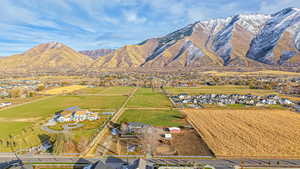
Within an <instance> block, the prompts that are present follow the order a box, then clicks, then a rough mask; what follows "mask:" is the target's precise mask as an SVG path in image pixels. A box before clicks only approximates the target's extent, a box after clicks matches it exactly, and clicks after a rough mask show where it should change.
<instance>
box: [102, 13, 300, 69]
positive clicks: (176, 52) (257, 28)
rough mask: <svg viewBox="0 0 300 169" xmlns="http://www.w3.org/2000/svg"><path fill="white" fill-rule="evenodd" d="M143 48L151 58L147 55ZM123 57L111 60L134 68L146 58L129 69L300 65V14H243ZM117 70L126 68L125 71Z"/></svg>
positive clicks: (201, 23) (163, 39) (192, 26)
mask: <svg viewBox="0 0 300 169" xmlns="http://www.w3.org/2000/svg"><path fill="white" fill-rule="evenodd" d="M150 41H151V43H150V44H151V47H150V48H149V42H150ZM145 45H146V46H148V47H145ZM143 48H146V49H147V52H141V50H143ZM121 49H122V48H121ZM137 49H138V50H137ZM122 51H123V52H118V54H116V53H115V55H114V56H112V55H110V57H111V59H109V60H115V59H113V58H118V60H127V62H129V63H131V62H133V61H131V60H132V59H134V58H133V57H128V56H131V55H133V54H137V53H142V56H136V57H140V58H139V59H138V60H139V62H134V63H136V64H126V66H124V67H146V68H164V67H211V66H249V67H251V66H269V65H275V66H276V65H281V66H295V65H298V64H299V65H300V10H299V9H297V8H286V9H283V10H281V11H279V12H277V13H274V14H270V15H263V14H248V15H246V14H241V15H235V16H232V17H227V18H223V19H212V20H208V21H198V22H195V23H193V24H190V25H188V26H186V27H184V28H182V29H180V30H177V31H175V32H173V33H170V34H167V35H165V36H163V37H159V38H153V39H150V40H146V41H144V42H142V43H140V44H138V45H134V50H128V46H126V50H122ZM124 51H126V52H124ZM130 52H133V53H130ZM104 60H105V65H110V63H109V62H107V60H108V59H107V58H106V59H105V57H102V58H99V59H98V60H97V61H96V62H99V63H103V62H104ZM135 60H136V59H135ZM114 63H115V62H114ZM139 63H140V64H139ZM98 65H99V64H98ZM100 65H101V64H100ZM117 66H118V67H119V68H122V66H123V65H122V64H117ZM100 67H101V66H100Z"/></svg>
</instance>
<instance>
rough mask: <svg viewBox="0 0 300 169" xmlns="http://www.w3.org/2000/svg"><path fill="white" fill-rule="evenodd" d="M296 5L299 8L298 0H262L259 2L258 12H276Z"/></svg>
mask: <svg viewBox="0 0 300 169" xmlns="http://www.w3.org/2000/svg"><path fill="white" fill-rule="evenodd" d="M288 7H296V8H300V1H299V0H272V1H271V0H262V1H261V3H260V12H261V13H266V14H270V13H274V12H278V11H280V10H282V9H284V8H288Z"/></svg>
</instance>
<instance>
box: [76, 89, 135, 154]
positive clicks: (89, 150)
mask: <svg viewBox="0 0 300 169" xmlns="http://www.w3.org/2000/svg"><path fill="white" fill-rule="evenodd" d="M137 89H138V88H135V89H134V90H133V91H132V92H131V94H130V95H129V97H128V98H127V99H126V101H125V102H124V103H123V105H122V106H121V107H120V109H119V110H118V111H117V112H116V113H115V115H114V116H113V117H112V119H111V120H110V121H111V122H117V120H118V119H119V117H120V116H121V115H122V114H123V112H124V110H125V108H126V105H127V104H128V102H129V100H130V99H131V98H132V97H133V96H134V94H135V92H136V91H137ZM107 125H108V123H107V124H106V125H105V126H104V128H103V129H102V130H101V131H100V132H99V134H98V135H97V136H96V137H95V138H94V139H93V141H91V143H90V144H89V145H88V147H87V149H86V151H84V152H83V153H81V157H90V156H92V155H93V153H94V152H95V149H96V148H97V145H98V144H99V142H100V141H101V140H102V138H103V137H104V136H105V133H107V132H109V129H108V127H107Z"/></svg>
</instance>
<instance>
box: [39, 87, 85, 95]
mask: <svg viewBox="0 0 300 169" xmlns="http://www.w3.org/2000/svg"><path fill="white" fill-rule="evenodd" d="M84 88H87V87H86V86H81V85H72V86H65V87H59V88H54V89H50V90H46V91H42V92H41V94H46V95H56V94H64V93H71V92H74V91H76V90H80V89H84Z"/></svg>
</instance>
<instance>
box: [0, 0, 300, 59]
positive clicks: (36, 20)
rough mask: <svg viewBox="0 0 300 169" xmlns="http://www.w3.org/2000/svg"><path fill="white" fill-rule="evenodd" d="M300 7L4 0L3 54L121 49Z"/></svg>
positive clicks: (217, 1) (256, 2)
mask: <svg viewBox="0 0 300 169" xmlns="http://www.w3.org/2000/svg"><path fill="white" fill-rule="evenodd" d="M286 7H298V8H300V0H0V56H8V55H11V54H16V53H21V52H24V51H25V50H27V49H29V48H31V47H32V46H34V45H37V44H40V43H46V42H50V41H58V42H62V43H64V44H66V45H68V46H70V47H72V48H74V49H76V50H85V49H98V48H118V47H121V46H123V45H125V44H135V43H139V42H141V41H143V40H145V39H148V38H152V37H158V36H162V35H165V34H167V33H170V32H172V31H175V30H176V29H179V28H181V27H184V26H186V25H187V24H190V23H193V22H195V21H198V20H208V19H211V18H219V17H222V18H223V17H227V16H231V15H235V14H239V13H273V12H276V11H278V10H280V9H282V8H286Z"/></svg>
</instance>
